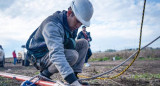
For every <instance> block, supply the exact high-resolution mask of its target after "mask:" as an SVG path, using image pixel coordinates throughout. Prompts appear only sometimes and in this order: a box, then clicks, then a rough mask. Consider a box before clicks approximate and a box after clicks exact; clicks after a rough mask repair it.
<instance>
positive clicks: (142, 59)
mask: <svg viewBox="0 0 160 86" xmlns="http://www.w3.org/2000/svg"><path fill="white" fill-rule="evenodd" d="M111 60H112V59H111V58H109V57H103V58H91V59H89V61H91V62H94V61H111ZM115 60H125V59H123V57H119V56H116V57H115ZM138 60H141V61H144V60H160V58H158V57H157V58H151V57H149V58H145V57H139V58H138Z"/></svg>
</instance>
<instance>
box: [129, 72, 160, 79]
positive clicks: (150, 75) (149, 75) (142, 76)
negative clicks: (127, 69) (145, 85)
mask: <svg viewBox="0 0 160 86" xmlns="http://www.w3.org/2000/svg"><path fill="white" fill-rule="evenodd" d="M132 78H134V79H142V78H143V79H151V78H158V79H160V74H150V73H144V74H136V75H132Z"/></svg>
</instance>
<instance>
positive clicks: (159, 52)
mask: <svg viewBox="0 0 160 86" xmlns="http://www.w3.org/2000/svg"><path fill="white" fill-rule="evenodd" d="M137 50H138V49H125V50H120V51H117V50H113V49H108V50H106V51H104V52H101V51H99V52H96V53H93V55H92V58H104V57H108V58H113V57H121V58H123V59H126V58H128V57H129V56H131V55H132V54H133V53H134V52H136V51H137ZM139 57H144V58H160V48H152V47H147V48H145V49H143V50H141V52H140V54H139Z"/></svg>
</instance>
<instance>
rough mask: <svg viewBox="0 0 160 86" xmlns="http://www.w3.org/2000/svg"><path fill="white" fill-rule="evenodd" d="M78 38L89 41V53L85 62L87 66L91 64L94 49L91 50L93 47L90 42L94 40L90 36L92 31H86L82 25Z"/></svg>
mask: <svg viewBox="0 0 160 86" xmlns="http://www.w3.org/2000/svg"><path fill="white" fill-rule="evenodd" d="M77 39H86V40H87V41H88V43H89V46H88V51H87V55H86V58H85V63H84V66H85V67H89V66H90V64H89V63H88V59H89V58H90V57H91V56H92V51H91V48H90V42H91V41H92V38H91V36H90V32H87V31H86V27H85V26H82V31H81V32H79V34H78V37H77Z"/></svg>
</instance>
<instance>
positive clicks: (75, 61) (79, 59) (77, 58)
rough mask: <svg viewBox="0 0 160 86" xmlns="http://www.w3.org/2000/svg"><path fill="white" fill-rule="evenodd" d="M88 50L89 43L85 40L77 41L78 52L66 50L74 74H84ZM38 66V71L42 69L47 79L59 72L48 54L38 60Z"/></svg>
mask: <svg viewBox="0 0 160 86" xmlns="http://www.w3.org/2000/svg"><path fill="white" fill-rule="evenodd" d="M87 49H88V42H87V41H86V40H85V39H79V40H77V41H76V50H72V49H65V50H64V54H65V56H66V60H67V61H68V63H69V64H70V66H71V67H72V69H73V70H74V72H78V73H81V72H82V68H83V65H84V62H85V56H86V54H87ZM52 58H53V57H52ZM36 64H37V67H38V69H40V71H41V73H43V74H44V75H45V76H47V77H50V76H51V75H53V74H54V73H57V72H58V70H57V68H56V67H55V65H54V64H53V63H52V62H51V60H50V57H49V54H48V53H47V54H46V55H45V56H44V57H42V58H41V59H38V60H37V62H36Z"/></svg>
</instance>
